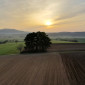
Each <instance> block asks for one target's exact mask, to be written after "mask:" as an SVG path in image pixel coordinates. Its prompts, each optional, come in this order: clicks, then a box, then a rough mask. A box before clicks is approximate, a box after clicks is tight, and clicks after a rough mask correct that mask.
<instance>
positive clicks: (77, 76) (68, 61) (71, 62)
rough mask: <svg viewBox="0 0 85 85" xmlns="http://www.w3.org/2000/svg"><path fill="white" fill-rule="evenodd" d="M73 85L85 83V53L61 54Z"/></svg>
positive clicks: (83, 84)
mask: <svg viewBox="0 0 85 85" xmlns="http://www.w3.org/2000/svg"><path fill="white" fill-rule="evenodd" d="M61 56H62V60H63V63H64V65H65V69H66V72H67V76H68V79H69V81H70V84H71V85H85V53H77V52H76V53H63V54H61Z"/></svg>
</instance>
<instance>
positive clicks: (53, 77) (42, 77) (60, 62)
mask: <svg viewBox="0 0 85 85" xmlns="http://www.w3.org/2000/svg"><path fill="white" fill-rule="evenodd" d="M0 85H85V54H81V55H76V54H61V56H60V54H59V53H57V52H53V53H41V54H29V55H10V56H0Z"/></svg>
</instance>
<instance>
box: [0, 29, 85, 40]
mask: <svg viewBox="0 0 85 85" xmlns="http://www.w3.org/2000/svg"><path fill="white" fill-rule="evenodd" d="M28 33H30V32H25V31H20V30H16V29H0V38H1V39H3V38H6V39H10V38H11V39H24V38H25V36H26V35H27V34H28ZM47 35H48V36H49V37H50V38H54V39H55V38H85V32H57V33H47Z"/></svg>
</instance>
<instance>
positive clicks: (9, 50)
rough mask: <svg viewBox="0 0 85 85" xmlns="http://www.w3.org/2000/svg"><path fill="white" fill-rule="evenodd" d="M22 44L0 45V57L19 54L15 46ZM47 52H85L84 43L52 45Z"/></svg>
mask: <svg viewBox="0 0 85 85" xmlns="http://www.w3.org/2000/svg"><path fill="white" fill-rule="evenodd" d="M20 44H23V45H24V42H17V43H6V44H0V55H10V54H19V50H18V49H17V46H18V45H20ZM48 50H49V51H51V52H52V51H53V52H56V51H71V50H72V51H80V50H84V51H85V43H53V44H52V45H51V47H50V48H49V49H48Z"/></svg>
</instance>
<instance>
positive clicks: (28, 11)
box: [0, 0, 85, 32]
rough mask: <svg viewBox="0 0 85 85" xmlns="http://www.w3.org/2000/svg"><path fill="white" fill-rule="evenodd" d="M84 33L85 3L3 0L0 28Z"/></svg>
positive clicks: (0, 11) (76, 1)
mask: <svg viewBox="0 0 85 85" xmlns="http://www.w3.org/2000/svg"><path fill="white" fill-rule="evenodd" d="M3 28H14V29H17V30H23V31H29V32H32V31H45V32H83V31H84V32H85V0H0V29H3Z"/></svg>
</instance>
